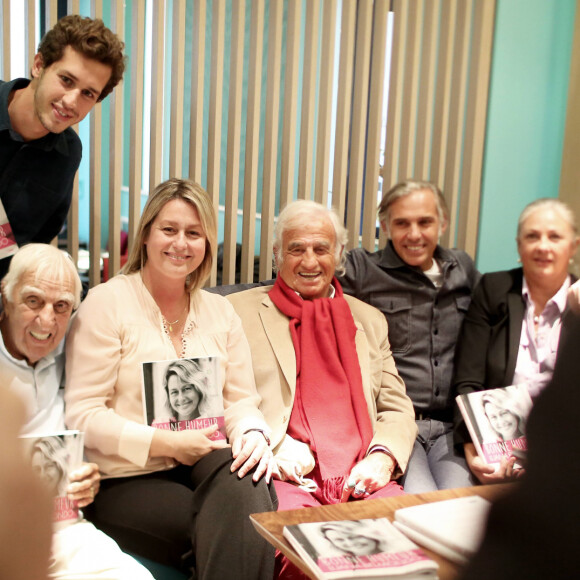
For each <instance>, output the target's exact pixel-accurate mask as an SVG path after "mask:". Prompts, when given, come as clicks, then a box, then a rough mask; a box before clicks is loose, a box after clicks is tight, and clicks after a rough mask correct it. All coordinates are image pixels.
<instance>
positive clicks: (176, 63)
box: [169, 0, 186, 177]
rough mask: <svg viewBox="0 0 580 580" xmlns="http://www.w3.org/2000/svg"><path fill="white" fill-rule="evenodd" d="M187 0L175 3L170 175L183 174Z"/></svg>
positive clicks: (172, 52) (179, 0) (172, 46)
mask: <svg viewBox="0 0 580 580" xmlns="http://www.w3.org/2000/svg"><path fill="white" fill-rule="evenodd" d="M185 9H186V2H185V0H178V1H177V2H174V3H173V22H172V37H173V38H172V40H173V42H172V45H171V121H170V139H169V175H170V177H182V175H183V112H184V111H183V107H184V86H185V16H186V10H185Z"/></svg>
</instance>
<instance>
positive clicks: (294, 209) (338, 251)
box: [273, 199, 348, 276]
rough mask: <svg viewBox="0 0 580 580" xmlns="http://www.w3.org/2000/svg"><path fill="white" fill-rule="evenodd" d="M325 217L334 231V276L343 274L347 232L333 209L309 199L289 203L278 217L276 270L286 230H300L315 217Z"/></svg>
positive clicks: (275, 243)
mask: <svg viewBox="0 0 580 580" xmlns="http://www.w3.org/2000/svg"><path fill="white" fill-rule="evenodd" d="M319 216H321V217H325V218H326V219H328V220H329V221H330V223H331V224H332V227H333V229H334V234H335V241H336V247H335V252H334V257H335V259H336V270H335V272H336V275H337V276H340V275H342V274H344V272H345V268H344V265H345V263H346V252H343V248H344V246H345V245H346V242H347V239H348V232H347V230H346V228H345V227H344V225H343V224H342V222H341V220H340V218H339V217H338V214H337V213H336V211H335V210H334V209H328V208H327V207H325V206H324V205H322V204H321V203H318V202H316V201H311V200H309V199H298V200H296V201H292V202H290V203H289V204H288V205H287V206H286V207H285V208H284V209H283V210H282V211H281V212H280V215H279V216H278V221H277V222H276V227H275V228H274V243H273V246H274V260H275V266H276V270H280V266H281V265H282V262H283V256H282V238H283V237H284V232H286V231H287V230H288V229H295V228H300V226H301V225H304V224H307V223H309V222H311V221H312V220H313V219H314V218H315V217H319Z"/></svg>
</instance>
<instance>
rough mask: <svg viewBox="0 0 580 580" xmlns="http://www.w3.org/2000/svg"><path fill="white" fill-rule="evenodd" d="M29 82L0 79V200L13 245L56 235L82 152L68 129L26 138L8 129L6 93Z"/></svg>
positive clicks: (1, 264)
mask: <svg viewBox="0 0 580 580" xmlns="http://www.w3.org/2000/svg"><path fill="white" fill-rule="evenodd" d="M29 82H30V81H29V80H28V79H15V80H13V81H10V82H3V81H0V199H1V200H2V204H3V205H4V209H5V210H6V215H7V216H8V221H9V222H10V226H11V228H12V231H13V233H14V237H15V238H16V243H17V244H18V245H19V246H22V245H24V244H27V243H30V242H42V243H48V242H50V241H52V239H53V238H54V237H55V236H56V235H58V233H59V232H60V230H61V229H62V226H63V224H64V222H65V220H66V216H67V213H68V209H69V207H70V202H71V197H72V188H73V180H74V176H75V173H76V171H77V169H78V166H79V163H80V161H81V156H82V145H81V141H80V139H79V137H78V135H77V134H76V133H75V132H74V130H73V129H71V128H68V129H66V130H65V131H63V132H62V133H59V134H56V133H49V134H48V135H45V136H44V137H41V138H40V139H34V140H32V141H24V139H23V138H22V136H21V135H19V134H18V133H17V132H16V131H15V130H14V129H13V127H12V124H11V123H10V116H9V114H8V102H9V99H10V93H11V92H12V91H14V90H17V89H22V88H24V87H26V86H27V85H28V83H29ZM9 262H10V259H9V258H4V259H3V260H0V278H2V277H4V275H5V274H6V271H7V270H8V265H9Z"/></svg>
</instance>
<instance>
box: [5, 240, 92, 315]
mask: <svg viewBox="0 0 580 580" xmlns="http://www.w3.org/2000/svg"><path fill="white" fill-rule="evenodd" d="M27 274H33V275H34V280H35V281H38V280H40V279H48V280H52V281H54V282H57V283H59V284H60V283H62V284H64V283H65V282H68V281H71V282H72V285H73V296H74V304H73V308H74V309H75V310H76V309H77V308H78V306H79V304H80V303H81V292H82V287H83V285H82V282H81V279H80V278H79V274H78V272H77V269H76V266H75V264H74V262H73V260H72V258H71V257H70V256H69V255H68V254H67V253H66V252H63V251H62V250H59V249H58V248H56V247H55V246H52V245H50V244H27V245H26V246H22V248H20V249H19V250H18V251H17V252H16V254H14V256H13V257H12V261H11V262H10V267H9V268H8V273H7V274H6V276H4V279H3V280H2V291H3V294H4V298H5V300H8V302H12V301H13V300H14V288H15V287H16V286H17V285H18V283H19V282H20V281H21V280H22V278H23V277H24V276H26V275H27Z"/></svg>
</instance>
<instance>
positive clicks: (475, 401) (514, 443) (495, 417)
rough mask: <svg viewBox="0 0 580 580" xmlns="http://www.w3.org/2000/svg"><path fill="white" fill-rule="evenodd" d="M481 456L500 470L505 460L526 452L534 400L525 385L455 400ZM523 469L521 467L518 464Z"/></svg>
mask: <svg viewBox="0 0 580 580" xmlns="http://www.w3.org/2000/svg"><path fill="white" fill-rule="evenodd" d="M456 401H457V405H458V407H459V410H460V411H461V415H462V416H463V419H464V421H465V425H466V426H467V430H468V431H469V434H470V435H471V440H472V441H473V444H474V446H475V449H476V450H477V453H478V455H479V456H480V457H481V458H482V459H483V461H485V463H487V464H489V465H493V466H495V467H497V466H498V465H499V464H500V461H501V458H502V457H510V456H512V455H515V456H516V457H519V458H521V457H522V456H524V455H525V453H526V451H527V448H528V446H527V440H526V421H527V419H528V415H529V414H530V411H531V409H532V399H531V397H530V393H529V391H528V387H527V385H525V384H519V385H510V386H509V387H499V388H496V389H487V390H485V391H475V392H473V393H467V394H464V395H458V396H457V397H456ZM516 466H519V467H521V463H519V462H516Z"/></svg>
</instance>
